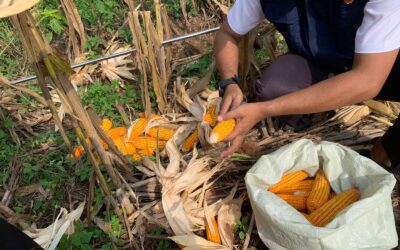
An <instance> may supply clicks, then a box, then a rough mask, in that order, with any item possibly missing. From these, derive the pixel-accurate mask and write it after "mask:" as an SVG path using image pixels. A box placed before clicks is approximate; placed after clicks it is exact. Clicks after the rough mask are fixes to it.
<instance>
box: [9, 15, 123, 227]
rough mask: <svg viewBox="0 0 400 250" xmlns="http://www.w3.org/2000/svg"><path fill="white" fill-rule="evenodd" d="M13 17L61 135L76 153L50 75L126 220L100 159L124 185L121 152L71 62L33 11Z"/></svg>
mask: <svg viewBox="0 0 400 250" xmlns="http://www.w3.org/2000/svg"><path fill="white" fill-rule="evenodd" d="M11 20H12V22H13V24H14V26H15V27H16V29H17V30H18V32H19V35H20V38H21V40H22V42H23V45H24V47H25V49H26V51H27V53H28V55H29V58H30V60H31V62H32V64H33V67H34V70H35V72H36V75H37V76H38V83H39V86H40V88H41V90H42V93H43V95H44V97H45V99H46V103H47V105H48V107H49V108H50V110H51V112H52V115H53V119H54V121H55V123H56V125H57V126H58V127H59V129H60V133H61V135H62V136H63V138H64V140H65V142H66V144H67V145H68V146H69V149H70V152H71V153H72V154H73V153H74V152H73V149H72V147H71V143H70V141H69V140H68V138H67V137H66V135H65V131H64V129H63V126H62V124H61V121H60V119H59V118H58V116H57V110H56V108H55V105H54V102H53V101H52V99H51V94H50V90H49V87H48V85H47V84H46V83H45V77H46V76H49V78H50V80H51V81H50V85H51V87H52V88H53V89H54V90H55V91H56V92H57V94H58V96H59V97H60V100H61V102H62V104H63V106H64V108H65V109H66V108H68V110H65V112H66V113H67V114H68V115H69V116H70V118H71V120H72V123H73V127H74V128H75V132H76V135H77V136H78V138H79V140H80V141H81V143H82V146H83V147H84V149H85V152H87V154H88V156H89V159H90V161H91V163H92V167H93V171H94V173H95V174H96V176H97V178H98V180H99V184H100V187H101V188H102V190H103V192H104V193H105V195H106V196H107V197H108V198H109V199H110V200H111V204H112V205H113V206H114V210H115V213H116V214H117V216H118V217H119V219H120V220H121V222H124V221H125V220H124V217H123V215H122V212H121V210H120V208H119V206H118V204H117V202H116V200H115V199H114V198H113V196H112V194H111V191H110V189H109V187H108V184H107V182H106V180H105V178H104V176H103V173H102V172H101V170H100V168H99V163H100V161H101V162H102V163H103V164H104V166H105V169H106V171H107V173H108V175H109V176H110V179H111V181H112V182H113V183H114V185H115V186H116V187H121V181H120V179H119V178H118V176H117V174H116V172H115V169H114V166H113V159H118V156H116V155H113V154H111V153H109V152H106V151H105V149H104V147H103V145H102V141H101V139H100V136H99V134H98V131H96V129H95V126H94V121H93V120H92V119H91V118H90V116H89V114H88V113H87V111H86V110H85V108H84V107H83V105H82V102H81V100H80V98H79V96H78V94H77V92H76V91H75V88H74V86H73V85H72V84H71V82H70V81H69V74H71V73H72V70H71V68H70V66H69V64H68V63H66V62H64V61H63V60H62V59H60V58H59V57H58V56H57V55H55V53H54V52H53V50H52V49H51V47H50V46H49V44H48V43H47V41H46V40H45V39H44V37H43V35H42V33H41V32H40V30H39V29H38V27H37V24H36V22H35V19H34V18H33V16H32V15H31V13H30V12H27V11H26V12H23V13H20V14H18V15H16V16H13V17H12V18H11ZM87 139H89V142H90V144H89V143H87V142H86V140H87ZM125 226H126V227H127V228H128V227H129V226H128V225H127V224H126V223H125Z"/></svg>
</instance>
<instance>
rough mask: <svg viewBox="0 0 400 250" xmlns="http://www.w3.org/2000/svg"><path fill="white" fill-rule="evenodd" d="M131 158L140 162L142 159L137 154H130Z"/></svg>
mask: <svg viewBox="0 0 400 250" xmlns="http://www.w3.org/2000/svg"><path fill="white" fill-rule="evenodd" d="M132 158H133V159H134V160H137V161H140V160H141V159H142V156H141V155H140V154H138V153H134V154H132Z"/></svg>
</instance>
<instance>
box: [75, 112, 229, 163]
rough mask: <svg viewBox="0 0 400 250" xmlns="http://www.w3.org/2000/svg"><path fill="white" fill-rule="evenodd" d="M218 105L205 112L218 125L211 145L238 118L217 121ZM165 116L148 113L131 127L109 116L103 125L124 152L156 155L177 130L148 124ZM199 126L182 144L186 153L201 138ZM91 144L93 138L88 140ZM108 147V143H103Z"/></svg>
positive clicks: (78, 149)
mask: <svg viewBox="0 0 400 250" xmlns="http://www.w3.org/2000/svg"><path fill="white" fill-rule="evenodd" d="M217 116H218V115H217V110H216V106H211V107H210V108H209V109H208V110H207V112H206V113H205V114H204V118H203V122H206V123H208V124H209V125H210V126H212V127H213V126H215V127H214V128H213V130H212V131H211V133H210V135H209V136H208V138H209V139H208V142H209V143H210V144H213V143H218V142H221V141H222V140H224V139H225V138H226V137H227V136H228V135H229V134H230V133H231V132H232V131H233V129H234V128H235V125H236V122H235V120H234V119H231V120H227V121H222V122H220V123H218V124H216V123H217ZM163 119H164V118H162V117H161V116H158V115H155V114H152V115H151V118H150V121H148V120H147V119H146V118H145V116H144V114H142V115H141V116H140V118H138V119H136V120H135V121H134V122H133V123H132V125H131V126H130V127H129V128H128V129H127V128H125V127H115V128H112V122H111V121H110V120H109V119H107V118H105V119H103V120H102V124H101V128H102V129H103V131H104V132H105V133H106V134H107V135H108V136H109V137H110V139H111V140H112V141H113V142H114V144H115V146H116V147H117V148H118V150H119V151H120V152H121V153H122V154H123V155H131V156H132V158H133V159H135V160H141V159H142V156H153V155H154V154H155V152H156V150H157V148H158V149H160V150H162V149H163V148H164V147H165V145H166V143H167V141H168V140H169V139H170V138H171V137H172V136H173V135H174V133H175V129H172V128H171V127H170V128H168V127H162V126H150V127H149V126H148V125H149V124H150V123H151V121H153V120H163ZM199 129H200V128H196V129H195V130H194V131H193V132H192V134H191V135H190V136H189V137H188V138H186V140H185V141H184V142H183V143H182V145H181V149H182V151H183V152H184V153H186V152H189V151H190V150H192V149H193V147H194V145H195V144H196V143H197V142H198V141H199ZM87 143H89V140H87ZM102 144H103V147H104V148H105V149H106V150H107V149H108V146H107V144H106V143H104V142H103V143H102ZM83 152H84V148H83V146H77V147H75V150H74V156H75V158H76V159H78V158H80V156H81V155H82V153H83Z"/></svg>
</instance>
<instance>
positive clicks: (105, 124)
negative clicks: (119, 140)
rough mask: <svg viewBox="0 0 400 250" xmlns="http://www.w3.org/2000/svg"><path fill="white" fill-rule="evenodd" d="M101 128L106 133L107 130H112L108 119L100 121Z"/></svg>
mask: <svg viewBox="0 0 400 250" xmlns="http://www.w3.org/2000/svg"><path fill="white" fill-rule="evenodd" d="M101 128H102V129H103V130H104V131H105V132H107V131H108V130H110V129H111V128H112V122H111V121H110V120H109V119H108V118H104V119H103V120H102V121H101Z"/></svg>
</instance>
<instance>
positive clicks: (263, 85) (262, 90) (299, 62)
mask: <svg viewBox="0 0 400 250" xmlns="http://www.w3.org/2000/svg"><path fill="white" fill-rule="evenodd" d="M311 82H312V76H311V72H310V69H309V66H308V63H307V61H306V60H305V59H304V58H302V57H300V56H297V55H291V54H288V55H283V56H280V57H279V58H278V59H277V60H276V61H275V62H274V63H273V64H272V65H271V66H269V67H268V68H266V69H265V70H264V72H263V73H262V75H261V77H260V79H259V80H258V81H257V83H256V94H257V98H258V100H259V101H268V100H272V99H275V98H277V97H279V96H282V95H285V94H289V93H291V92H294V91H297V90H299V89H302V88H305V87H307V86H310V85H311Z"/></svg>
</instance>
